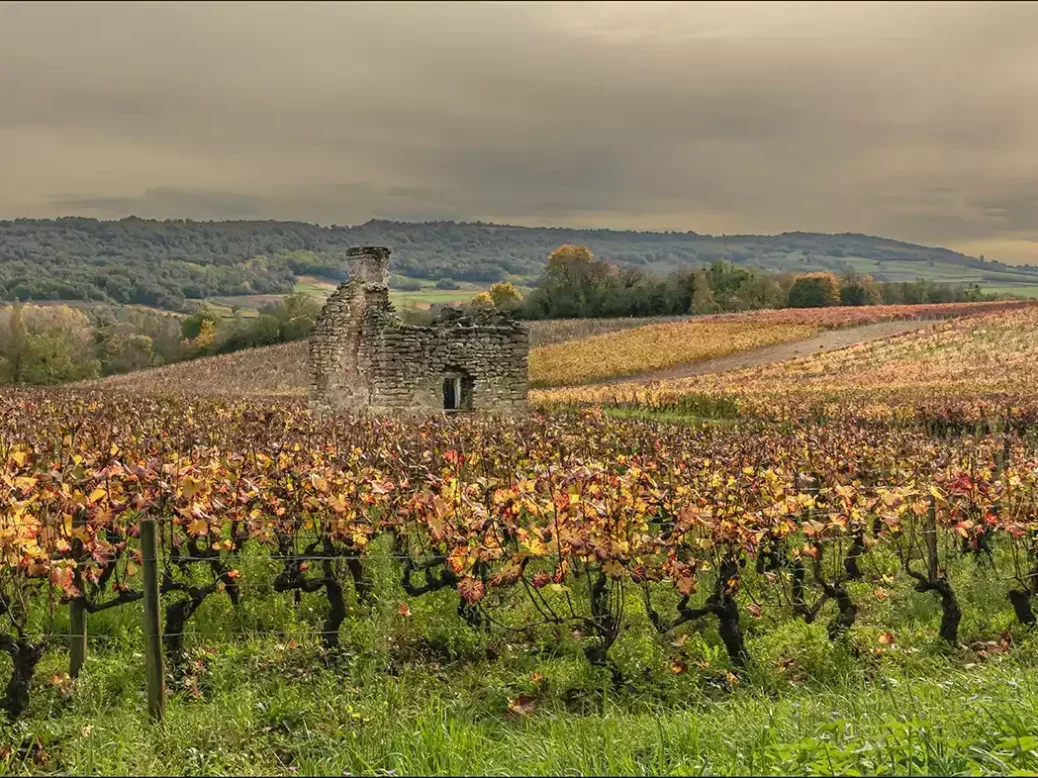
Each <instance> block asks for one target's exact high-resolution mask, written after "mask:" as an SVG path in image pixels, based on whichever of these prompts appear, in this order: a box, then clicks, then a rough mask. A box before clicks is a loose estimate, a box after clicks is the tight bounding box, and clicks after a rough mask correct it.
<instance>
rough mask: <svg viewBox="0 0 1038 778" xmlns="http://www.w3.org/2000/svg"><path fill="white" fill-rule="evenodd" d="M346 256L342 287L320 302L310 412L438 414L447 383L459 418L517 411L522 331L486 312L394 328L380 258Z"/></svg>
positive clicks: (524, 343)
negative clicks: (464, 413)
mask: <svg viewBox="0 0 1038 778" xmlns="http://www.w3.org/2000/svg"><path fill="white" fill-rule="evenodd" d="M348 256H349V258H350V280H349V281H348V282H347V283H345V284H343V285H341V286H340V287H339V288H338V289H337V290H336V291H335V293H334V294H332V296H331V297H330V298H328V302H327V304H326V305H325V307H324V310H323V311H322V312H321V316H320V317H319V318H318V320H317V323H316V324H315V326H314V330H313V333H312V335H311V338H310V368H311V387H310V389H311V391H310V398H311V407H312V408H313V410H314V411H315V412H317V413H322V414H327V413H334V412H335V411H336V410H339V409H344V410H372V411H420V412H429V411H441V410H443V409H444V392H445V389H444V381H445V379H457V382H458V383H457V385H458V386H459V387H460V388H461V397H460V400H461V403H460V404H461V408H460V409H461V410H472V411H483V412H492V413H502V412H505V413H507V412H514V411H521V410H523V409H524V408H525V407H526V392H527V388H528V377H527V359H528V354H529V332H528V330H527V329H526V328H525V327H523V326H522V325H521V324H519V322H517V321H515V320H514V319H513V318H512V317H511V316H510V315H509V314H506V313H503V312H500V311H497V310H494V309H486V308H470V309H467V310H464V311H462V310H458V309H454V308H445V309H443V310H441V312H440V313H439V315H438V316H437V318H436V319H435V320H434V322H433V323H432V325H430V326H428V327H415V326H409V325H404V324H401V323H400V320H399V318H398V317H397V316H396V314H395V313H394V311H393V308H392V305H391V304H390V302H389V284H388V260H389V250H388V249H385V248H381V247H370V246H369V247H364V248H359V249H350V251H349V252H348Z"/></svg>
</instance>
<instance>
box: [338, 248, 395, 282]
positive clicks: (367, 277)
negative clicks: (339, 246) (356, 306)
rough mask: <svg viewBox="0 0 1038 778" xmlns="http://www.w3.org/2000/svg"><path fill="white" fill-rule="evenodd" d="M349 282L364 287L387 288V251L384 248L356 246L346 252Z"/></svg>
mask: <svg viewBox="0 0 1038 778" xmlns="http://www.w3.org/2000/svg"><path fill="white" fill-rule="evenodd" d="M346 261H347V262H348V263H349V267H350V281H359V282H360V283H361V284H362V285H363V286H365V287H371V286H375V287H385V288H386V289H388V288H389V249H387V248H386V247H385V246H358V247H356V248H351V249H347V250H346Z"/></svg>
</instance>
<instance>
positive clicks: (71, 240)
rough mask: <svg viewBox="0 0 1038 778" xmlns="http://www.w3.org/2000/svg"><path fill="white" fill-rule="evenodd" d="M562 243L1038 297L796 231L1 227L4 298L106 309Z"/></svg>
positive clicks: (943, 265) (494, 273) (924, 259)
mask: <svg viewBox="0 0 1038 778" xmlns="http://www.w3.org/2000/svg"><path fill="white" fill-rule="evenodd" d="M563 243H575V244H580V245H586V246H588V247H589V248H590V249H591V250H592V252H594V253H595V254H596V255H597V256H599V257H601V258H603V259H606V260H611V261H615V262H619V263H626V264H631V265H637V266H642V267H645V268H646V269H650V270H653V271H666V270H670V269H673V268H675V267H678V266H681V265H705V264H708V263H710V262H713V261H714V260H717V259H726V260H729V261H731V262H733V263H735V264H737V265H744V266H755V267H759V268H761V269H764V270H768V271H790V272H806V271H811V270H831V271H833V272H836V273H841V272H844V271H846V270H852V269H853V270H855V271H857V272H861V273H871V274H872V275H873V277H875V278H876V280H879V281H883V280H888V281H902V280H912V279H915V278H917V277H922V278H926V279H928V280H932V281H941V282H945V283H952V284H966V283H977V284H979V285H980V286H981V288H982V289H984V290H985V291H1002V292H1014V291H1015V292H1017V293H1020V294H1028V293H1031V294H1034V293H1036V292H1038V267H1034V266H1012V265H1006V264H1003V263H1001V262H996V261H991V260H984V259H983V258H975V257H968V256H965V255H963V254H959V253H957V252H954V251H949V250H947V249H942V248H930V247H926V246H919V245H915V244H911V243H904V242H901V241H895V240H889V239H886V238H877V237H872V236H867V235H855V234H839V235H825V234H818V233H804V232H791V233H783V234H781V235H727V236H715V235H699V234H696V233H694V232H684V233H682V232H635V231H615V230H575V229H565V228H548V227H512V226H503V225H495V224H486V223H481V222H475V223H456V222H423V223H408V222H393V221H383V220H372V221H368V222H366V223H364V224H361V225H358V226H354V227H342V226H332V227H321V226H318V225H313V224H305V223H301V222H278V221H225V222H194V221H182V220H167V221H154V220H147V219H138V218H135V217H129V218H126V219H121V220H119V221H98V220H96V219H86V218H78V217H68V218H61V219H16V220H13V221H0V299H3V300H69V301H75V300H96V301H111V302H119V303H140V304H144V305H151V306H157V307H161V308H166V309H170V310H180V309H183V308H184V306H185V302H186V301H187V300H190V299H204V298H209V297H216V296H223V297H227V296H237V295H257V294H284V293H287V292H289V291H291V290H292V288H293V286H294V285H295V283H296V281H297V278H298V277H299V276H317V277H320V278H325V279H328V280H330V281H339V280H342V279H344V278H345V262H344V253H345V250H346V249H347V248H348V247H350V246H356V245H365V244H378V245H387V246H390V247H392V249H393V252H394V258H393V272H394V273H395V274H399V275H403V276H410V277H412V278H421V279H430V280H436V279H441V278H452V279H456V280H459V281H474V282H486V283H489V282H493V281H498V280H502V279H505V278H512V279H514V280H517V281H526V282H531V281H533V280H534V279H536V277H537V276H538V274H539V273H540V270H541V268H542V266H543V264H544V261H545V258H546V257H547V255H548V254H549V252H551V251H552V250H553V249H554V248H556V247H557V246H559V245H560V244H563Z"/></svg>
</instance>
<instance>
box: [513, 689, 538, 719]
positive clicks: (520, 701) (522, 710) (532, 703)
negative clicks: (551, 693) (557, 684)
mask: <svg viewBox="0 0 1038 778" xmlns="http://www.w3.org/2000/svg"><path fill="white" fill-rule="evenodd" d="M535 707H536V699H535V698H534V697H533V695H530V694H520V695H519V696H518V697H516V698H515V699H514V700H509V701H508V712H509V713H510V714H512V715H513V716H528V715H529V714H531V713H533V710H534V708H535Z"/></svg>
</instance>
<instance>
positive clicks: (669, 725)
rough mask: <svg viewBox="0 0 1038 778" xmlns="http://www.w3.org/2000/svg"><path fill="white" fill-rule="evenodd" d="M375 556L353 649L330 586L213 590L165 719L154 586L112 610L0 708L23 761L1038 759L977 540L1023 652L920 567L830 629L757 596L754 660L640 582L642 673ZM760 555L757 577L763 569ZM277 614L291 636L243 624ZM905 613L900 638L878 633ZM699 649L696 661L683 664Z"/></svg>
mask: <svg viewBox="0 0 1038 778" xmlns="http://www.w3.org/2000/svg"><path fill="white" fill-rule="evenodd" d="M254 563H256V564H258V562H255V560H254ZM876 565H877V573H878V572H882V568H885V562H883V561H882V560H877V561H876ZM243 569H244V570H245V572H246V577H245V579H243V580H244V581H250V580H253V579H252V576H251V573H252V572H253V569H251V568H249V567H243ZM371 570H372V575H373V578H374V579H375V581H376V585H377V587H378V588H377V591H378V592H379V597H378V598H377V600H376V603H377V604H376V605H374V606H373V607H372V609H371V610H369V609H368V608H366V607H362V606H359V605H357V604H356V603H353V604H352V605H351V610H350V617H349V618H348V620H347V622H346V623H345V624H344V626H343V629H342V633H341V636H342V641H343V644H344V646H345V648H343V649H342V650H341V651H340V652H339V653H337V654H335V655H327V654H324V653H323V652H322V651H321V650H320V649H319V648H318V647H317V645H316V643H315V640H314V637H313V630H314V627H315V626H316V625H317V624H318V623H319V621H320V616H321V605H322V603H323V601H322V600H321V599H320V598H319V597H318V596H317V595H305V596H304V597H303V600H302V602H301V605H300V607H299V608H298V609H297V608H296V607H295V606H293V604H292V602H291V597H290V596H288V595H284V596H278V595H273V594H270V593H269V592H268V593H267V594H264V595H262V596H260V595H254V596H252V597H251V598H247V599H245V600H243V604H242V606H241V607H242V610H241V611H239V612H235V611H233V610H232V609H231V607H230V605H229V603H228V601H227V600H226V598H219V597H212V598H210V599H209V600H207V601H206V602H205V603H204V604H203V606H202V609H201V610H200V611H199V614H198V615H197V616H196V620H195V622H194V624H193V629H194V630H196V634H195V635H193V637H192V638H191V639H190V640H189V655H188V659H189V661H188V662H187V663H186V664H185V665H184V667H183V668H182V669H181V670H180V671H178V672H176V673H172V672H168V673H167V675H168V678H167V684H168V686H169V689H170V692H171V696H170V698H169V703H168V710H167V717H166V720H165V721H164V722H163V723H162V724H161V725H149V724H147V716H146V707H145V699H144V693H143V689H144V677H143V667H142V660H141V654H140V640H141V638H140V630H139V622H140V610H139V607H138V606H136V605H130V606H124V607H123V608H120V609H118V610H116V611H110V612H107V613H104V614H98V615H95V616H92V617H91V634H92V635H93V636H94V637H93V639H92V641H91V647H90V654H89V658H88V662H87V665H86V667H85V668H84V671H83V674H82V675H81V676H80V678H79V679H78V680H77V681H75V682H71V681H68V680H67V679H66V678H64V677H63V676H62V673H63V671H64V670H65V669H66V667H67V656H66V653H65V651H64V650H62V649H61V648H60V647H59V646H57V645H56V642H55V644H54V645H52V648H51V649H50V650H49V651H48V654H47V655H46V657H45V659H44V662H43V663H42V665H41V667H40V670H39V672H38V674H37V677H38V682H37V686H36V688H35V689H34V698H33V701H32V705H31V708H30V711H29V715H28V716H27V717H26V718H24V719H23V720H22V721H20V722H19V723H18V724H17V725H15V726H6V725H0V775H8V774H11V775H14V774H25V773H32V774H42V773H48V774H59V773H60V774H69V773H72V774H110V775H198V774H213V775H220V774H261V775H343V774H354V775H359V774H369V775H370V774H375V775H378V774H399V775H458V774H476V775H516V774H520V775H522V774H529V775H585V774H598V775H620V774H623V775H663V774H671V775H722V774H724V775H729V774H730V775H771V774H791V775H792V774H795V775H818V774H848V775H853V774H897V775H904V774H924V775H925V774H931V775H953V774H1009V773H1013V772H1014V771H1026V772H1031V773H1033V772H1034V771H1036V770H1038V737H1036V736H1035V734H1034V724H1033V722H1034V720H1035V717H1036V716H1038V672H1036V670H1038V638H1036V637H1035V636H1033V635H1031V634H1029V633H1026V632H1025V631H1023V630H1022V629H1019V628H1018V627H1015V626H1013V624H1012V616H1011V611H1010V609H1009V607H1008V604H1007V603H1006V601H1005V599H1004V597H1003V596H1001V595H1000V594H999V593H998V592H997V587H992V586H991V582H990V581H989V580H987V578H986V577H985V573H984V572H983V571H982V570H981V569H979V568H977V567H976V566H975V565H974V564H973V563H972V562H971V561H962V560H959V561H958V562H956V563H955V565H954V567H953V570H952V574H953V575H954V580H955V583H956V588H957V591H958V592H959V596H960V598H961V600H962V601H963V604H964V606H965V607H964V611H965V612H966V614H967V615H966V618H965V619H964V622H963V628H962V632H963V642H964V643H966V644H967V645H968V644H971V643H973V642H974V641H976V640H979V639H997V638H998V637H999V636H1000V635H1002V636H1008V635H1011V637H1012V641H1013V645H1012V648H1011V649H1010V650H1008V651H1001V650H1000V651H998V652H992V653H991V654H989V655H986V656H985V655H984V654H983V653H981V652H980V651H977V650H971V649H967V648H965V647H963V648H959V649H948V648H947V647H946V646H944V645H943V644H941V643H940V642H939V641H938V640H937V639H936V638H935V625H936V621H937V620H938V618H939V613H938V608H937V604H936V599H935V598H933V597H931V596H920V595H917V594H915V593H913V592H912V591H911V588H910V587H908V586H902V587H894V588H892V589H891V592H890V596H889V597H888V598H887V599H885V600H883V601H880V600H877V599H876V598H873V597H871V592H872V585H871V584H865V583H862V584H853V586H854V587H856V588H855V590H854V591H853V592H852V594H853V596H854V597H855V599H856V601H857V602H859V603H860V604H861V606H862V607H861V614H860V616H859V622H858V623H857V624H856V625H855V627H854V629H853V631H852V633H851V636H850V638H849V639H847V640H846V641H838V642H836V643H832V642H830V641H829V640H828V638H827V637H826V635H825V626H824V620H825V619H824V618H823V619H820V621H819V622H816V623H814V624H811V625H807V624H804V623H802V622H800V621H794V620H790V619H788V618H778V617H772V616H769V615H765V617H764V618H762V619H753V618H751V617H750V615H749V614H748V613H746V612H745V611H744V613H743V623H744V628H745V629H746V632H747V638H748V644H749V648H750V651H751V653H752V655H753V656H754V663H753V666H752V668H751V670H750V671H749V673H748V674H747V675H745V676H743V677H741V678H738V679H735V678H734V676H729V675H728V674H727V660H726V659H725V658H724V652H723V651H722V650H721V649H720V647H719V639H718V636H717V634H716V630H715V629H714V628H713V627H712V626H707V625H704V626H701V627H691V628H686V629H687V631H686V632H685V635H686V636H685V638H683V639H679V640H673V641H672V640H671V639H663V638H659V637H655V636H654V634H653V633H652V631H651V630H650V629H649V628H648V626H647V623H646V622H645V619H644V617H643V616H641V615H640V613H639V612H638V609H637V608H636V607H635V606H636V602H635V601H634V600H636V599H637V595H636V594H635V595H632V598H633V599H632V603H631V606H632V607H631V610H630V613H631V614H632V615H630V616H629V617H628V619H627V621H628V623H629V629H628V630H627V631H626V632H625V634H624V636H623V637H622V638H621V640H620V642H618V643H617V646H616V647H615V648H614V657H615V659H616V661H617V663H618V664H619V666H620V667H621V669H622V670H623V671H624V674H625V676H626V678H627V683H626V685H625V686H624V687H623V688H620V689H616V688H614V687H613V686H612V685H611V684H610V682H609V678H608V677H607V673H606V672H604V671H601V670H596V669H594V668H592V667H591V666H590V665H588V664H587V663H586V662H585V661H584V659H583V657H582V655H581V654H580V652H579V649H578V648H577V646H576V645H575V641H573V640H572V639H570V637H569V636H568V635H563V636H561V638H555V637H553V636H551V635H547V634H542V635H540V636H538V637H537V638H536V639H535V640H533V641H530V640H529V639H526V638H516V637H514V636H511V635H509V634H502V633H491V634H485V633H477V632H475V631H473V630H471V629H469V628H468V627H466V626H464V625H463V624H462V622H461V621H460V619H459V618H458V616H457V614H456V613H455V611H454V604H455V600H454V596H453V593H452V592H449V591H448V592H441V593H437V594H434V595H429V596H427V597H425V598H420V599H412V600H410V601H409V602H410V611H411V613H410V615H407V616H405V615H403V614H402V613H401V612H400V610H399V608H398V603H399V602H401V601H402V592H400V591H399V589H398V588H397V586H396V584H395V575H396V573H395V568H393V567H392V564H391V563H390V562H389V560H388V559H385V558H375V560H374V563H373V565H372V568H371ZM746 575H747V591H749V590H750V588H751V584H752V586H753V587H756V586H759V585H760V583H761V582H760V581H758V580H753V575H752V572H750V571H749V569H748V571H747V574H746ZM62 619H63V616H62V614H61V613H60V612H59V613H58V615H57V617H56V622H55V624H54V629H55V631H57V632H60V631H62V630H64V629H66V628H67V624H65V623H63V621H62ZM259 621H262V622H263V623H264V624H266V625H267V626H269V627H271V628H273V629H277V630H279V634H277V635H268V636H262V635H259V634H255V635H254V636H252V637H247V638H239V639H237V640H234V639H232V638H231V637H230V632H231V631H236V630H238V629H239V628H240V627H241V626H242V625H250V624H251V625H255V624H256V623H258V622H259ZM887 628H889V629H891V632H892V636H893V637H894V642H893V643H889V642H885V641H882V640H879V636H880V635H881V634H882V630H884V629H887ZM676 657H682V658H683V659H684V660H685V661H686V662H687V666H688V668H689V669H688V671H687V672H682V673H680V674H676V673H675V672H674V661H675V658H676ZM3 669H4V670H6V668H3ZM167 670H169V668H167ZM733 680H734V683H733ZM26 743H28V744H34V745H33V746H32V747H30V748H27V749H22V748H20V746H22V745H23V744H26ZM5 749H6V750H5ZM20 753H22V754H23V755H19V754H20Z"/></svg>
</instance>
